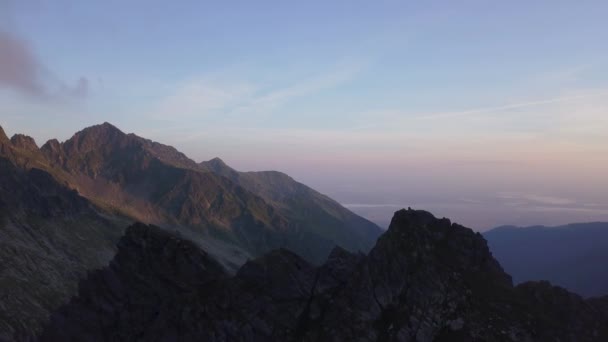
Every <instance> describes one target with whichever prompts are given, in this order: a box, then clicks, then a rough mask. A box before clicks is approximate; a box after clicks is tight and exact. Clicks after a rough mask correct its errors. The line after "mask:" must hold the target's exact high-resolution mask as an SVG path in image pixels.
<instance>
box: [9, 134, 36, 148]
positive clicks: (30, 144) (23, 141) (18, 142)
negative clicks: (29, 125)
mask: <svg viewBox="0 0 608 342" xmlns="http://www.w3.org/2000/svg"><path fill="white" fill-rule="evenodd" d="M11 143H12V144H13V146H14V147H16V148H21V149H24V150H28V151H37V150H38V145H37V144H36V141H35V140H34V138H32V137H30V136H27V135H24V134H15V135H13V137H12V138H11Z"/></svg>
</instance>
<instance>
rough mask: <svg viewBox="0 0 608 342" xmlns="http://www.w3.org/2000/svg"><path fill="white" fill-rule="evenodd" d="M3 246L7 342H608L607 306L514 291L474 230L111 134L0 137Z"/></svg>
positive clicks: (530, 285) (601, 301)
mask: <svg viewBox="0 0 608 342" xmlns="http://www.w3.org/2000/svg"><path fill="white" fill-rule="evenodd" d="M502 230H505V229H502ZM490 235H492V234H490ZM0 245H1V246H0V247H1V248H0V265H1V266H0V267H1V268H0V341H15V340H16V341H83V340H84V341H178V340H180V341H199V340H204V341H346V340H348V341H369V340H372V341H605V340H608V330H607V327H608V297H601V296H597V297H595V298H592V299H583V298H582V297H581V296H579V295H577V294H574V293H571V292H569V291H568V290H566V289H563V288H560V287H556V286H553V285H551V284H550V283H549V282H546V281H538V282H525V283H522V284H519V285H517V286H513V282H512V279H511V276H510V275H509V274H507V273H506V272H505V271H504V270H503V268H502V267H501V265H500V263H499V261H497V260H496V259H495V258H494V256H493V255H492V253H491V249H490V248H489V247H488V244H487V242H486V240H485V239H484V237H483V236H482V235H481V234H479V233H475V232H473V231H472V230H471V229H469V228H466V227H463V226H460V225H458V224H456V223H452V222H451V221H450V220H448V219H445V218H443V219H441V218H436V217H434V216H433V215H432V214H430V213H428V212H426V211H421V210H412V209H407V210H405V209H404V210H400V211H397V212H396V213H395V215H394V217H393V219H392V221H391V224H390V227H389V229H388V231H386V232H384V231H382V230H381V229H380V228H379V227H378V226H376V225H375V224H373V223H371V222H369V221H368V220H366V219H364V218H361V217H359V216H357V215H355V214H354V213H352V212H350V211H349V210H347V209H346V208H344V207H342V206H341V205H340V204H338V203H337V202H335V201H334V200H332V199H331V198H329V197H327V196H325V195H323V194H321V193H319V192H317V191H315V190H313V189H311V188H309V187H307V186H306V185H304V184H301V183H298V182H297V181H295V180H293V179H292V178H291V177H289V176H288V175H285V174H282V173H279V172H275V171H267V172H239V171H236V170H234V169H232V168H230V167H229V166H228V165H226V164H225V163H224V162H223V161H222V160H220V159H218V158H215V159H212V160H209V161H204V162H200V163H197V162H195V161H193V160H191V159H190V158H188V157H187V156H185V155H184V154H183V153H181V152H179V151H177V150H176V149H175V148H173V147H170V146H167V145H163V144H160V143H157V142H153V141H151V140H148V139H145V138H142V137H138V136H136V135H134V134H125V133H123V132H122V131H121V130H119V129H118V128H116V127H114V126H112V125H111V124H108V123H104V124H101V125H97V126H93V127H89V128H85V129H83V130H82V131H80V132H77V133H75V134H74V135H73V136H72V137H71V138H70V139H68V140H66V141H65V142H59V141H57V140H50V141H48V142H46V143H45V144H43V145H42V146H41V147H38V145H37V144H36V142H35V141H34V139H32V138H31V137H28V136H26V135H22V134H16V135H14V136H13V137H12V138H10V139H9V138H8V137H7V136H6V134H5V133H4V131H3V130H2V128H0ZM490 247H492V245H490ZM517 280H519V279H517ZM518 282H519V281H518ZM605 294H606V293H605V292H604V293H602V295H605Z"/></svg>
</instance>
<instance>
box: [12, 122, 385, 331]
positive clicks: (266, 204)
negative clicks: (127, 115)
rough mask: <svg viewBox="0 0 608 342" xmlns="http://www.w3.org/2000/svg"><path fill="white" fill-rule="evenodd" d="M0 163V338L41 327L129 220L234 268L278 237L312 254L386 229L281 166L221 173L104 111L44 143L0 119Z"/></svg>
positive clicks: (367, 244) (360, 244)
mask: <svg viewBox="0 0 608 342" xmlns="http://www.w3.org/2000/svg"><path fill="white" fill-rule="evenodd" d="M226 168H228V167H227V166H226ZM0 169H1V170H0V195H1V197H0V219H1V221H0V236H2V239H1V240H0V244H2V247H3V248H2V249H0V261H1V262H2V264H3V266H4V267H5V271H3V272H2V273H0V292H1V293H3V294H6V295H5V299H4V300H2V302H1V303H0V304H1V305H0V340H1V339H2V337H4V338H7V339H11V338H12V337H14V336H20V335H19V334H28V333H30V334H31V333H32V332H36V331H37V329H39V327H40V324H41V322H44V320H45V319H46V318H47V317H48V313H49V312H50V311H51V310H53V309H55V308H57V306H58V305H59V304H61V303H63V302H65V301H67V300H68V299H69V298H70V297H71V296H72V295H74V294H75V291H76V286H77V283H78V280H79V279H81V278H82V277H83V276H84V275H85V274H86V271H88V270H92V269H96V268H100V267H102V266H103V265H106V264H107V263H108V262H109V261H110V260H111V258H112V257H113V255H114V254H115V253H116V244H117V242H118V240H119V238H120V236H122V234H123V232H124V229H125V227H127V226H128V225H129V224H131V223H133V222H135V221H139V222H145V223H148V224H155V225H157V226H159V227H161V228H162V229H165V230H168V231H172V232H177V233H179V234H180V235H181V236H183V237H185V238H187V239H189V240H191V241H193V242H194V243H195V244H197V246H199V247H201V248H203V249H205V250H206V251H208V252H209V253H210V254H211V255H212V256H213V258H214V259H215V260H217V261H218V262H219V263H220V264H222V266H223V267H224V268H225V269H226V270H227V271H228V272H229V273H230V272H235V271H236V270H237V269H238V268H239V267H240V266H241V265H242V264H244V263H245V262H246V261H247V260H249V259H252V258H255V257H258V256H261V255H263V254H264V253H267V252H269V251H272V250H275V249H278V248H288V249H290V250H293V251H294V252H296V253H298V254H299V255H301V256H303V257H304V258H305V259H306V260H307V261H308V262H311V263H313V264H320V263H322V262H323V261H324V260H325V259H326V257H327V256H328V255H329V253H330V252H331V250H332V249H333V248H334V247H335V246H336V245H338V246H342V247H343V248H345V249H347V250H350V251H353V252H358V251H362V252H367V251H369V249H371V247H372V246H373V244H374V243H375V241H376V239H377V238H378V236H379V235H380V234H381V229H380V228H379V227H377V226H376V225H375V224H373V223H371V222H369V221H367V220H365V219H363V218H361V217H359V216H357V215H355V214H353V213H352V212H350V211H348V210H347V209H345V208H343V207H342V206H340V205H339V204H338V203H337V202H335V201H333V200H331V199H329V198H328V197H326V196H323V195H321V194H319V193H318V192H316V191H314V190H312V189H310V188H308V187H306V186H305V185H303V184H300V183H298V182H296V181H294V180H293V179H291V178H290V177H288V176H287V175H284V174H281V173H279V172H268V173H251V174H252V175H253V174H260V175H264V176H263V177H260V178H259V181H258V180H257V179H256V178H253V177H251V178H247V179H248V180H249V181H244V180H241V179H240V178H231V177H227V176H226V175H224V174H222V173H221V172H214V171H213V170H212V169H210V168H208V167H206V166H204V163H203V164H197V163H196V162H194V161H193V160H191V159H189V158H188V157H186V156H185V155H184V154H182V153H181V152H179V151H177V150H176V149H174V148H173V147H170V146H166V145H163V144H159V143H156V142H153V141H151V140H148V139H144V138H141V137H138V136H136V135H134V134H125V133H123V132H122V131H120V130H119V129H118V128H116V127H114V126H112V125H111V124H108V123H104V124H101V125H97V126H93V127H89V128H86V129H84V130H82V131H80V132H77V133H76V134H74V136H73V137H71V138H70V139H68V140H67V141H65V142H59V141H57V140H55V139H53V140H49V141H48V142H46V143H45V144H43V145H42V146H41V147H38V145H37V144H36V142H35V141H34V139H32V138H31V137H28V136H25V135H21V134H16V135H14V136H13V137H12V138H11V139H9V138H8V137H7V136H6V134H5V133H4V131H3V130H2V128H0ZM235 172H236V171H235ZM243 174H246V173H243ZM244 178H245V177H243V179H244ZM275 187H276V188H275ZM279 187H281V188H279ZM283 188H284V189H290V190H289V191H284V189H283ZM279 193H281V197H280V198H279V197H276V196H274V195H276V194H279Z"/></svg>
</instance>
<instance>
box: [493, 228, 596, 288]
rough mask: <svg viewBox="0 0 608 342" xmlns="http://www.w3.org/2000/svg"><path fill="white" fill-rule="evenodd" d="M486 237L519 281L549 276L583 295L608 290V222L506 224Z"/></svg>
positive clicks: (495, 254)
mask: <svg viewBox="0 0 608 342" xmlns="http://www.w3.org/2000/svg"><path fill="white" fill-rule="evenodd" d="M484 237H485V238H486V239H487V240H488V243H489V245H490V249H491V250H492V253H493V254H494V256H495V257H496V259H498V261H500V263H501V265H503V267H504V268H505V270H506V271H507V272H509V273H510V274H511V275H512V276H513V279H514V281H515V282H517V283H519V282H524V281H529V280H548V281H551V282H552V283H554V284H557V285H559V286H563V287H565V288H567V289H569V290H570V291H573V292H576V293H578V294H580V295H583V296H600V295H605V294H607V293H608V267H606V262H608V223H600V222H597V223H579V224H570V225H566V226H559V227H544V226H534V227H526V228H519V227H513V226H504V227H499V228H496V229H493V230H490V231H488V232H486V233H484Z"/></svg>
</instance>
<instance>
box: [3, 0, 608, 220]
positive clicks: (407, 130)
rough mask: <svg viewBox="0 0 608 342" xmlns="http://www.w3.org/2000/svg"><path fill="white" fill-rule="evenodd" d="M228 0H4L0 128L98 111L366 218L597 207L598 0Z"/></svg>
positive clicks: (606, 144)
mask: <svg viewBox="0 0 608 342" xmlns="http://www.w3.org/2000/svg"><path fill="white" fill-rule="evenodd" d="M236 8H238V9H235V7H234V6H230V5H222V4H209V3H204V2H195V1H192V2H189V1H187V2H183V3H181V4H180V5H179V6H177V5H175V4H171V5H169V4H165V5H163V3H162V2H159V3H157V5H156V6H152V5H150V2H139V1H133V2H129V3H128V4H125V3H123V2H118V1H107V2H103V3H95V4H86V5H85V4H81V3H79V2H75V1H56V2H53V3H50V2H45V1H10V0H4V1H2V0H0V51H1V52H2V53H1V54H0V125H1V126H2V127H4V129H5V130H6V131H7V134H9V136H10V135H12V134H14V133H24V134H27V135H31V136H33V137H34V138H36V140H37V142H38V144H39V145H42V144H43V143H44V142H45V141H46V140H47V139H49V138H58V139H60V140H65V139H67V138H69V137H70V136H71V135H72V134H73V133H75V132H76V131H78V130H80V129H82V128H84V127H86V126H90V125H93V124H99V123H102V122H104V121H108V122H111V123H112V124H114V125H116V126H117V127H119V128H120V129H122V130H123V131H125V132H127V133H130V132H133V133H136V134H138V135H140V136H143V137H146V138H149V139H153V140H155V141H158V142H161V143H164V144H168V145H172V146H174V147H176V148H177V149H178V150H180V151H182V152H184V153H185V154H186V155H188V156H189V157H191V158H192V159H194V160H196V161H203V160H208V159H211V158H213V157H220V158H222V159H223V160H224V161H226V162H227V163H228V164H229V165H230V166H232V167H234V168H236V169H238V170H243V171H248V170H268V169H274V170H279V171H283V172H286V173H287V174H289V175H291V176H292V177H294V178H295V179H296V180H298V181H301V182H303V183H305V184H307V185H310V186H312V187H313V188H315V189H317V190H319V191H320V192H322V193H325V194H327V195H329V196H330V197H332V198H334V199H336V200H337V201H339V202H341V203H343V204H344V205H346V206H347V207H349V208H350V209H352V210H353V211H355V212H357V213H359V214H361V215H363V216H365V217H368V218H370V219H372V220H374V221H376V222H379V223H380V224H383V223H385V222H388V221H389V220H390V215H391V214H392V212H393V211H395V210H396V209H398V208H399V207H407V206H411V207H415V208H418V209H425V210H429V211H432V212H433V213H435V214H436V215H438V216H446V217H450V218H451V219H453V220H454V221H456V222H459V223H462V224H464V225H467V226H470V227H472V228H474V229H477V230H485V229H488V228H491V227H494V226H498V225H503V224H515V225H536V224H544V225H557V224H565V223H571V222H589V221H608V198H607V197H606V194H607V193H608V181H606V175H607V174H608V115H607V114H608V84H607V82H606V80H607V79H608V78H607V77H606V76H607V74H608V58H607V57H608V47H606V46H605V44H604V43H603V42H604V41H605V40H606V38H608V24H607V23H606V20H605V14H606V13H608V3H606V2H603V1H589V2H585V3H574V2H565V1H563V2H562V1H557V2H556V1H540V2H536V3H528V2H526V6H525V10H523V9H521V8H519V6H513V3H498V2H496V3H488V2H482V1H466V2H464V3H459V4H448V5H445V4H444V5H443V6H442V7H441V10H438V5H437V3H436V2H433V1H431V2H425V3H424V4H422V3H411V4H405V3H403V2H393V1H384V2H373V3H367V2H333V3H331V4H327V3H325V2H316V1H312V2H307V3H300V4H297V5H294V4H291V5H289V6H288V5H285V4H283V3H281V2H260V3H255V4H253V3H241V4H240V6H239V7H236ZM387 215H388V216H387Z"/></svg>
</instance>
